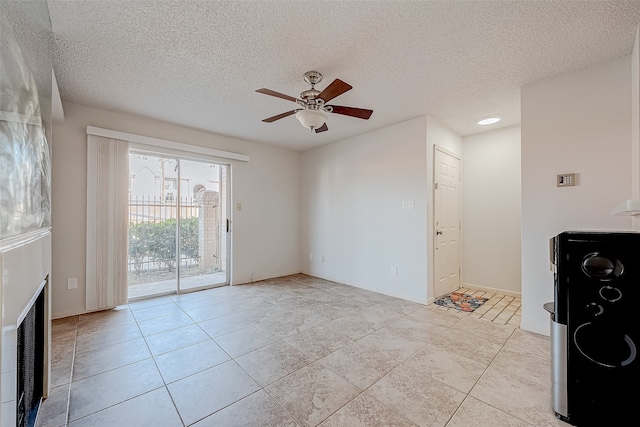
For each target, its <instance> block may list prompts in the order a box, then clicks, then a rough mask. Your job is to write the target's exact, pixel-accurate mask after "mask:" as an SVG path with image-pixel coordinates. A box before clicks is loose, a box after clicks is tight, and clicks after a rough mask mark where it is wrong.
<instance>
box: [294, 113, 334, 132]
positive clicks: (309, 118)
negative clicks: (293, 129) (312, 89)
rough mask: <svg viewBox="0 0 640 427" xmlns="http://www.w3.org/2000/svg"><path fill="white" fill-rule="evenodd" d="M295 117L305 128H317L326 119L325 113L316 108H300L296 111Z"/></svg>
mask: <svg viewBox="0 0 640 427" xmlns="http://www.w3.org/2000/svg"><path fill="white" fill-rule="evenodd" d="M296 119H298V121H300V124H301V125H302V126H304V127H306V128H307V129H311V130H313V129H318V128H319V127H320V126H322V125H323V124H325V122H326V121H327V115H326V114H324V113H323V112H322V111H318V110H300V111H298V112H297V113H296Z"/></svg>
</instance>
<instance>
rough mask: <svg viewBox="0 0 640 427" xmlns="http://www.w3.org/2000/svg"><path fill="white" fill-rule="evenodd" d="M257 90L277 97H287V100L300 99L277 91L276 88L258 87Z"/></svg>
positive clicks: (294, 100)
mask: <svg viewBox="0 0 640 427" xmlns="http://www.w3.org/2000/svg"><path fill="white" fill-rule="evenodd" d="M256 92H258V93H263V94H265V95H271V96H275V97H276V98H282V99H286V100H287V101H292V102H297V101H298V100H297V99H296V98H294V97H293V96H289V95H285V94H284V93H280V92H276V91H275V90H271V89H265V88H262V89H256Z"/></svg>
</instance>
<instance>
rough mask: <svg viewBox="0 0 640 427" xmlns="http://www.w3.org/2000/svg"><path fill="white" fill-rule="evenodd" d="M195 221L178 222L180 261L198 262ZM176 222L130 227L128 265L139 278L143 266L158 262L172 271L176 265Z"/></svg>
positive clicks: (145, 223)
mask: <svg viewBox="0 0 640 427" xmlns="http://www.w3.org/2000/svg"><path fill="white" fill-rule="evenodd" d="M198 221H199V219H198V218H185V219H182V220H180V252H181V255H182V257H186V258H190V259H193V260H197V259H198V257H199V255H198V229H199V222H198ZM176 222H177V221H176V220H175V219H167V220H165V221H160V222H140V223H137V224H135V223H130V224H129V261H130V262H131V263H133V267H134V272H135V273H136V274H140V273H142V271H143V267H144V263H145V262H149V261H151V262H158V263H161V264H163V265H164V266H165V267H166V268H167V269H168V270H173V268H174V267H175V262H176Z"/></svg>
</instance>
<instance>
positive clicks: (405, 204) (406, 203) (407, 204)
mask: <svg viewBox="0 0 640 427" xmlns="http://www.w3.org/2000/svg"><path fill="white" fill-rule="evenodd" d="M415 207H416V202H415V201H414V200H403V201H402V209H413V208H415Z"/></svg>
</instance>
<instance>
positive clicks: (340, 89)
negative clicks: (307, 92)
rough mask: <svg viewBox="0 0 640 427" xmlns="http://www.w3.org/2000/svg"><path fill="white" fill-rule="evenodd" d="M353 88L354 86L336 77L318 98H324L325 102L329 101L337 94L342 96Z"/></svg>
mask: <svg viewBox="0 0 640 427" xmlns="http://www.w3.org/2000/svg"><path fill="white" fill-rule="evenodd" d="M351 89H352V86H351V85H350V84H347V83H345V82H343V81H342V80H340V79H335V80H334V81H333V82H332V83H331V84H330V85H329V86H327V87H326V88H324V90H323V91H322V92H320V94H319V95H318V96H317V97H316V98H322V99H323V100H324V102H329V101H330V100H332V99H333V98H335V97H336V96H340V95H342V94H343V93H345V92H346V91H348V90H351Z"/></svg>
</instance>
